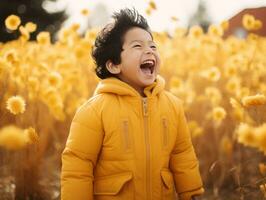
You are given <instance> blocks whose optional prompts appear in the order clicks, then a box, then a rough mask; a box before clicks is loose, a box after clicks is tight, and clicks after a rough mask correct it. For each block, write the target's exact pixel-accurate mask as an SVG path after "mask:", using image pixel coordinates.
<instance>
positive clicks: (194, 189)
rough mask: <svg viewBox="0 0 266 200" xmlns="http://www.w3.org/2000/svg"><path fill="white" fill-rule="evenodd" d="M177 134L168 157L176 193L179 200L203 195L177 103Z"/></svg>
mask: <svg viewBox="0 0 266 200" xmlns="http://www.w3.org/2000/svg"><path fill="white" fill-rule="evenodd" d="M177 108H178V109H177V116H178V132H177V137H176V143H175V147H174V149H173V151H172V153H171V156H170V169H171V171H172V173H173V175H174V182H175V187H176V191H177V193H178V195H179V198H180V199H181V200H190V199H191V197H192V196H196V195H200V194H202V193H203V191H204V190H203V188H202V180H201V176H200V173H199V165H198V160H197V157H196V155H195V152H194V148H193V145H192V141H191V136H190V133H189V129H188V125H187V121H186V117H185V114H184V110H183V106H182V103H181V102H180V101H178V103H177Z"/></svg>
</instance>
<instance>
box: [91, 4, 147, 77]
mask: <svg viewBox="0 0 266 200" xmlns="http://www.w3.org/2000/svg"><path fill="white" fill-rule="evenodd" d="M112 17H113V19H114V20H115V21H114V22H113V23H109V24H107V25H106V26H105V27H104V28H103V29H102V30H101V31H100V32H99V34H98V35H97V37H96V39H95V43H94V47H93V49H92V52H91V55H92V58H93V59H94V61H95V63H96V68H95V72H96V75H97V76H98V77H99V78H101V79H105V78H108V77H112V76H115V75H114V74H112V73H110V72H109V71H108V70H107V68H106V62H107V61H108V60H111V61H112V63H114V64H116V65H117V64H120V63H121V57H120V54H121V51H122V50H123V49H122V46H123V43H124V35H125V33H126V32H127V31H128V30H129V29H131V28H133V27H139V28H142V29H144V30H146V31H147V32H149V33H150V34H151V30H150V27H149V25H148V23H147V21H146V19H145V18H144V17H143V16H142V15H140V14H139V13H138V12H137V11H136V10H135V9H134V8H133V9H128V8H125V9H122V10H120V11H119V12H115V13H114V14H113V16H112ZM151 36H152V34H151Z"/></svg>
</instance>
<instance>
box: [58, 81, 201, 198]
mask: <svg viewBox="0 0 266 200" xmlns="http://www.w3.org/2000/svg"><path fill="white" fill-rule="evenodd" d="M163 89H164V80H163V79H162V78H161V77H160V76H158V77H157V79H156V82H154V84H153V85H151V86H149V87H147V88H145V90H144V93H145V94H146V96H147V97H145V98H143V97H141V96H140V95H139V94H138V92H137V91H136V90H134V89H133V88H132V87H130V86H129V85H127V84H126V83H124V82H122V81H120V80H119V79H116V78H107V79H104V80H102V81H101V82H100V83H99V85H98V86H97V88H96V90H95V94H94V96H93V97H92V98H91V99H90V100H88V101H87V102H86V103H85V104H83V105H82V106H81V107H80V108H79V109H78V111H77V113H76V114H75V116H74V119H73V121H72V123H71V127H70V134H69V137H68V139H67V143H66V148H65V150H64V152H63V154H62V174H61V199H62V200H92V199H94V200H133V199H134V200H174V199H177V196H176V192H177V194H178V195H179V199H182V200H189V199H190V198H191V195H195V194H201V193H203V188H202V181H201V177H200V174H199V169H198V161H197V158H196V156H195V153H194V149H193V146H192V143H191V138H190V134H189V132H188V128H187V124H186V119H185V116H184V112H183V108H182V105H181V102H180V100H178V99H177V98H176V97H175V96H173V95H172V94H170V93H169V92H166V91H164V90H163Z"/></svg>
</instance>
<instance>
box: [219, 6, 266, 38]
mask: <svg viewBox="0 0 266 200" xmlns="http://www.w3.org/2000/svg"><path fill="white" fill-rule="evenodd" d="M245 14H251V15H253V16H254V17H255V18H256V19H259V20H261V21H262V23H263V26H262V28H261V29H260V30H257V31H250V32H251V33H255V34H257V35H260V36H266V7H259V8H247V9H244V10H242V11H241V12H240V13H238V14H236V15H235V16H233V17H232V18H231V19H229V20H228V21H229V29H228V30H227V31H226V32H225V34H224V36H225V37H227V36H229V35H235V36H237V37H240V38H245V37H246V36H247V34H248V32H247V30H245V29H244V27H243V25H242V18H243V16H244V15H245Z"/></svg>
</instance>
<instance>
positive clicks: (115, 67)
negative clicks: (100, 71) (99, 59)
mask: <svg viewBox="0 0 266 200" xmlns="http://www.w3.org/2000/svg"><path fill="white" fill-rule="evenodd" d="M105 66H106V68H107V70H108V71H109V72H110V73H111V74H119V73H120V72H121V69H120V65H115V64H114V63H113V62H112V61H111V60H108V61H107V62H106V64H105Z"/></svg>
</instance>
